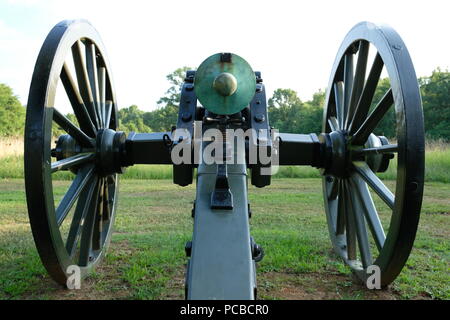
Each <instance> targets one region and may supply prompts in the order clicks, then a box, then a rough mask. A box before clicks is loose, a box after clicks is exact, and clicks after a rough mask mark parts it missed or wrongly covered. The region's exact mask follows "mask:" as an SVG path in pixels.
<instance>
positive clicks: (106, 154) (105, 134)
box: [96, 129, 126, 176]
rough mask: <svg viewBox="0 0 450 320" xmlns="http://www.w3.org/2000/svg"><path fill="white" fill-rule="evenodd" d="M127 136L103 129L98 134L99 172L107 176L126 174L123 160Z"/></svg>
mask: <svg viewBox="0 0 450 320" xmlns="http://www.w3.org/2000/svg"><path fill="white" fill-rule="evenodd" d="M125 140H126V135H125V133H124V132H122V131H117V132H116V131H114V130H112V129H101V130H99V131H98V134H97V143H96V145H97V146H96V165H97V170H98V172H99V173H100V174H101V175H103V176H107V175H110V174H114V173H124V172H125V167H123V165H122V163H123V161H122V159H123V157H124V155H123V153H124V152H125Z"/></svg>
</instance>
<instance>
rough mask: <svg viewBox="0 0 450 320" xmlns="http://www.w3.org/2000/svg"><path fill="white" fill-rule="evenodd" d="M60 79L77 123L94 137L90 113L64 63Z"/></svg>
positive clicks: (94, 131) (95, 130)
mask: <svg viewBox="0 0 450 320" xmlns="http://www.w3.org/2000/svg"><path fill="white" fill-rule="evenodd" d="M60 78H61V81H62V83H63V86H64V90H65V91H66V94H67V97H68V98H69V101H70V104H71V105H72V109H73V111H74V113H75V116H76V117H77V120H78V123H79V124H80V128H81V130H83V131H84V132H86V133H87V134H88V135H89V136H91V137H95V133H96V132H97V129H96V128H95V126H94V123H93V122H92V118H91V115H90V114H89V112H88V110H87V109H86V106H85V105H84V102H83V99H82V98H81V95H80V93H79V91H78V89H77V88H76V85H75V82H74V81H73V78H72V76H71V74H70V71H69V68H68V67H67V65H66V64H65V63H64V65H63V68H62V70H61V75H60Z"/></svg>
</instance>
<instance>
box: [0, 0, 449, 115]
mask: <svg viewBox="0 0 450 320" xmlns="http://www.w3.org/2000/svg"><path fill="white" fill-rule="evenodd" d="M124 3H126V5H124ZM77 18H84V19H87V20H89V21H90V22H91V23H92V24H93V25H94V26H95V27H96V29H97V30H98V31H99V33H100V35H101V37H102V39H103V42H104V44H105V46H106V48H107V53H108V55H109V59H110V62H111V66H112V74H113V77H114V81H115V88H116V94H117V98H118V102H119V107H128V106H130V105H131V104H136V105H138V106H139V107H140V108H141V109H143V110H152V109H154V108H155V107H156V101H157V100H158V98H159V97H161V96H162V95H163V94H164V92H165V91H166V89H167V88H168V82H167V81H166V78H165V76H166V75H167V74H169V73H171V72H172V71H173V70H175V69H176V68H178V67H181V66H190V67H194V68H197V67H198V65H199V64H200V63H201V62H202V61H203V60H204V59H205V58H207V57H208V56H210V55H211V54H214V53H217V52H223V51H226V52H233V53H236V54H238V55H240V56H242V57H243V58H244V59H246V60H247V61H248V62H249V63H250V65H251V66H252V67H253V69H254V70H255V71H256V70H258V71H261V72H262V76H263V79H264V82H265V84H266V88H267V90H268V91H269V96H270V95H271V93H272V91H273V90H274V89H276V88H292V89H294V90H296V91H297V92H298V93H299V95H300V97H301V98H302V99H303V100H308V99H310V98H311V97H312V94H313V93H314V92H316V91H317V90H318V89H320V88H325V87H326V85H327V83H328V77H329V73H330V70H331V67H332V64H333V62H334V58H335V54H336V52H337V49H338V47H339V46H340V43H341V41H342V40H343V38H344V36H345V35H346V33H347V32H348V31H349V30H350V28H351V27H352V26H353V25H355V24H356V23H358V22H360V21H371V22H375V23H386V24H389V25H391V26H392V27H393V28H394V29H396V30H397V32H398V33H399V34H400V35H401V36H402V38H403V40H404V41H405V43H406V46H407V47H408V49H409V51H410V54H411V57H412V59H413V62H414V65H415V68H416V73H417V75H418V76H425V75H429V74H431V71H432V70H433V69H435V68H436V67H438V66H440V67H442V68H444V69H445V68H449V66H450V41H449V40H450V36H449V33H450V1H449V0H442V1H439V0H426V1H424V0H421V1H415V0H410V1H395V0H389V1H385V0H372V1H362V0H360V1H344V0H341V1H325V0H315V1H287V0H286V1H285V0H272V1H264V0H259V1H253V0H239V1H236V0H228V1H227V0H221V1H216V0H198V1H197V0H189V1H187V0H184V1H170V0H165V1H150V0H147V1H137V0H121V1H114V0H109V1H99V0H97V1H94V0H77V1H65V0H57V1H56V0H47V1H38V0H0V82H2V83H7V84H8V85H9V86H11V87H12V88H13V90H14V92H15V93H16V94H17V95H18V96H19V98H20V100H21V102H22V103H23V104H25V103H26V100H27V96H28V89H29V84H30V80H31V75H32V71H33V68H34V63H35V61H36V57H37V55H38V52H39V49H40V46H41V45H42V42H43V41H44V39H45V37H46V35H47V33H48V32H49V31H50V29H51V28H52V27H53V26H54V25H55V24H56V23H58V22H59V21H61V20H64V19H77Z"/></svg>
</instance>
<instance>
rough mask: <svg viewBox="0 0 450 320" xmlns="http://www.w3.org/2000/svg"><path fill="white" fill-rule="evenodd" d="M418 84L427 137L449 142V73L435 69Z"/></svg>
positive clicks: (420, 79)
mask: <svg viewBox="0 0 450 320" xmlns="http://www.w3.org/2000/svg"><path fill="white" fill-rule="evenodd" d="M419 84H420V91H421V94H422V103H423V112H424V118H425V132H426V133H427V136H428V137H430V138H434V139H437V138H441V139H445V140H450V73H449V72H448V70H446V71H441V69H439V68H437V69H436V70H434V71H433V72H432V74H431V76H430V77H423V78H419Z"/></svg>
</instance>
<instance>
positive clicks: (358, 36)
mask: <svg viewBox="0 0 450 320" xmlns="http://www.w3.org/2000/svg"><path fill="white" fill-rule="evenodd" d="M362 43H364V44H362ZM369 43H370V44H371V45H372V46H373V47H374V48H375V49H376V50H377V53H378V55H379V56H378V55H376V56H375V59H374V63H373V64H372V67H371V69H370V72H369V73H368V76H367V80H366V81H365V80H364V79H365V75H366V74H365V73H364V74H363V75H362V76H361V74H362V73H360V76H359V80H357V79H356V78H357V76H356V74H358V64H356V68H355V64H354V63H353V61H351V64H350V62H348V63H347V64H348V66H350V65H351V67H345V63H346V61H350V60H351V59H353V58H347V57H346V56H350V55H353V56H356V55H358V58H359V55H360V54H361V55H362V56H363V57H364V56H365V57H366V58H365V60H366V63H367V53H364V50H366V47H367V50H368V45H369ZM355 45H356V46H357V48H355ZM355 49H356V50H355ZM349 50H353V51H354V52H351V51H349ZM346 59H347V60H346ZM377 59H378V61H377ZM380 59H381V60H380ZM358 60H359V59H358ZM363 60H364V59H362V60H361V61H363ZM380 61H381V63H382V65H384V66H385V68H386V70H387V73H388V76H389V79H390V85H391V94H392V97H389V92H388V93H387V94H386V95H385V97H384V98H385V100H384V103H385V104H389V99H392V100H393V104H394V105H395V114H396V116H395V118H396V138H397V177H396V188H395V197H394V202H393V206H392V215H391V220H390V222H389V228H388V230H389V231H388V233H387V234H386V235H385V239H384V242H383V243H382V245H381V247H380V246H379V245H378V244H377V248H378V253H379V254H378V256H377V258H376V259H373V258H372V263H371V265H372V264H373V265H377V266H379V267H380V271H381V285H383V286H386V285H388V284H390V283H391V282H392V281H393V280H394V279H395V278H396V277H397V276H398V274H399V273H400V272H401V270H402V268H403V266H404V265H405V263H406V261H407V259H408V257H409V254H410V252H411V250H412V246H413V242H414V239H415V235H416V231H417V227H418V222H419V216H420V209H421V203H422V196H423V184H424V129H423V114H422V105H421V98H420V92H419V87H418V84H417V78H416V74H415V71H414V67H413V64H412V62H411V58H410V56H409V53H408V50H407V49H406V46H405V44H404V43H403V41H402V40H401V38H400V36H399V35H398V34H397V33H396V32H395V31H394V30H393V29H392V28H390V27H388V26H377V25H374V24H372V23H368V22H362V23H359V24H357V25H356V26H355V27H353V28H352V29H351V30H350V32H349V33H348V34H347V36H346V37H345V39H344V41H343V43H342V45H341V47H340V49H339V51H338V53H337V56H336V60H335V63H334V65H333V68H332V73H331V77H330V81H329V85H328V90H327V94H326V104H325V110H324V120H323V124H322V130H323V132H326V133H330V132H331V131H335V130H333V129H338V130H341V129H342V130H345V131H347V133H346V134H347V135H348V139H349V141H350V144H352V143H355V145H362V144H364V143H365V140H364V141H362V142H361V141H358V140H361V139H363V137H366V136H367V132H368V131H370V130H368V129H367V132H365V131H364V130H362V131H363V132H362V133H361V131H360V129H361V127H363V124H364V122H365V121H366V120H367V119H368V118H369V117H370V116H371V113H369V108H370V104H369V106H367V107H366V109H367V110H366V112H365V113H364V112H357V110H358V103H359V102H361V101H360V100H363V98H361V96H362V95H363V94H364V91H365V88H366V86H367V83H368V81H369V78H370V76H371V72H373V79H375V80H376V81H378V79H380V77H381V69H380V70H378V69H379V63H380ZM377 63H378V65H377V66H374V65H375V64H377ZM353 68H355V69H356V70H354V71H353ZM350 69H351V72H350ZM363 69H365V67H363V66H361V68H360V69H359V71H361V70H363ZM345 72H348V74H349V76H348V77H347V78H348V79H351V80H349V81H348V83H349V85H348V87H349V88H350V87H351V88H352V89H349V91H350V93H349V94H347V93H346V92H345V89H344V90H342V86H343V87H344V88H345V79H341V78H345V77H346V76H345ZM364 72H365V70H364ZM378 72H379V75H378V76H377V73H378ZM350 75H351V76H350ZM361 79H362V80H361ZM338 80H339V81H338ZM341 80H342V82H343V84H342V85H337V83H338V82H340V81H341ZM350 83H351V84H350ZM355 83H357V84H356V89H355V90H353V86H354V85H355ZM361 84H362V87H361ZM375 88H376V86H375ZM375 88H374V90H375ZM352 91H355V92H357V93H356V94H355V98H354V100H353V107H354V108H349V109H348V110H346V108H345V107H341V110H344V112H341V113H344V114H345V111H347V114H348V113H351V112H352V111H353V113H351V114H352V116H350V117H345V118H344V120H345V119H347V118H349V120H345V121H343V120H342V119H332V118H333V116H335V118H339V117H338V112H336V109H338V108H339V106H338V107H336V105H338V104H341V105H343V104H345V103H347V106H348V105H351V104H352V99H353V97H352V94H351V92H352ZM367 91H368V92H369V91H370V90H369V89H367ZM336 92H339V93H338V94H337V96H338V97H341V96H342V95H343V96H344V98H337V97H336V95H335V93H336ZM345 96H347V97H345ZM368 97H370V94H369V93H367V95H366V98H368ZM372 98H373V95H372V97H371V98H370V103H371V102H372V100H371V99H372ZM343 100H344V101H343ZM345 100H347V102H345ZM336 101H339V102H337V103H336ZM382 102H383V99H382V100H381V103H382ZM361 105H363V103H361ZM379 105H380V104H379ZM386 108H387V109H389V107H386ZM391 108H392V107H391ZM377 110H384V109H377ZM356 113H358V115H357V116H355V114H356ZM380 114H381V112H380ZM385 114H386V113H384V115H385ZM382 117H383V116H382ZM371 119H372V120H373V119H374V118H371ZM353 121H356V122H355V125H353V124H351V123H352V122H353ZM330 122H331V123H330ZM367 123H369V125H367V126H366V128H367V127H369V128H370V127H371V126H373V124H370V121H369V120H367ZM378 123H379V121H378ZM332 127H334V128H332ZM336 127H339V128H336ZM341 127H342V128H341ZM356 127H358V128H356ZM372 131H373V130H372ZM358 134H359V136H358ZM355 137H356V138H355ZM364 164H365V161H352V166H351V168H350V170H349V177H347V178H343V179H336V177H332V178H334V179H336V180H338V184H340V185H345V186H339V187H338V189H340V188H342V189H343V190H346V191H343V192H342V193H343V194H344V195H343V196H337V197H336V198H334V199H332V198H330V197H331V196H330V195H332V196H334V193H333V192H331V189H333V190H334V188H336V187H334V188H333V185H332V182H331V183H330V182H329V181H330V176H326V175H325V176H324V177H323V191H324V204H325V210H326V216H327V222H328V227H329V233H330V237H331V240H332V243H333V246H334V249H335V251H336V253H337V254H338V255H339V256H340V257H341V258H343V260H344V261H345V263H346V264H347V265H349V266H350V267H351V268H352V270H353V271H355V273H356V274H357V275H358V277H359V278H360V279H361V280H363V281H365V280H366V279H367V277H368V274H367V273H366V269H367V267H368V263H367V262H368V261H370V259H369V258H370V256H369V257H367V255H366V257H365V259H364V260H366V262H365V263H364V261H363V262H361V261H359V260H358V259H353V257H352V259H350V258H349V254H348V246H347V240H348V238H347V232H345V234H343V233H340V232H341V231H342V230H341V229H342V223H340V230H337V229H338V225H337V220H338V211H339V208H342V207H343V206H344V204H342V203H347V205H351V206H352V209H351V210H352V211H353V212H354V213H353V216H354V217H357V216H359V217H357V218H353V222H354V223H357V222H358V221H356V220H357V219H359V223H360V224H361V217H362V221H363V224H364V225H366V227H365V228H362V229H364V230H365V232H366V233H369V232H368V231H369V230H367V226H368V227H369V229H370V233H369V234H371V235H372V236H373V237H374V238H378V240H379V239H381V238H382V237H381V235H380V234H379V232H378V235H375V234H376V233H377V231H372V228H371V226H370V225H369V223H368V222H367V221H368V220H370V219H372V218H368V217H367V211H368V210H369V209H367V208H368V206H370V204H368V205H367V206H366V204H364V202H363V200H362V199H363V196H364V198H365V199H366V200H368V199H367V195H369V196H370V193H367V192H366V191H364V190H363V188H366V189H367V185H368V184H369V183H368V182H367V181H371V180H370V178H371V179H374V180H376V179H377V178H376V177H373V176H369V178H367V176H366V177H365V178H363V176H364V175H366V174H365V173H369V172H368V171H367V168H368V167H367V165H364ZM369 170H370V168H369ZM380 181H381V180H380ZM361 183H363V184H361ZM377 183H378V181H377ZM369 185H370V184H369ZM374 185H375V186H381V185H377V184H374ZM371 189H373V188H372V187H371ZM361 190H363V191H361ZM352 191H355V192H357V193H358V194H357V195H355V192H352ZM361 194H364V195H363V196H361ZM381 194H382V193H381ZM387 196H388V195H386V197H387ZM329 198H330V199H329ZM339 198H341V204H339V203H337V202H338V201H339ZM342 198H344V199H342ZM387 198H388V197H387ZM385 200H387V201H388V202H389V203H390V201H391V200H392V199H385ZM357 202H359V205H360V206H361V205H364V206H366V207H359V209H360V210H358V208H357V209H355V208H354V205H353V203H357ZM373 207H375V206H373ZM374 209H375V211H374V212H375V213H377V210H376V208H374ZM340 211H341V212H344V211H345V212H346V211H348V210H347V209H340ZM357 211H359V215H358V212H357ZM361 211H364V212H361ZM346 215H347V213H346ZM340 216H342V214H340ZM339 219H341V218H339ZM355 219H356V220H355ZM341 220H342V219H341ZM341 220H340V221H341ZM344 220H345V219H344ZM349 221H350V220H349ZM364 222H366V223H364ZM344 224H345V227H346V228H347V223H346V221H345V222H344ZM373 224H376V222H375V223H373ZM354 228H356V227H354ZM381 228H382V231H384V230H383V227H382V225H381ZM364 230H363V231H364ZM376 230H378V231H379V229H376ZM338 231H339V232H338ZM354 231H355V230H354ZM355 232H356V231H355ZM360 233H361V234H363V233H364V232H360ZM358 236H359V234H357V235H356V238H358ZM362 237H363V236H362ZM360 241H361V240H360V239H359V238H358V239H356V240H355V239H354V240H351V239H350V243H352V242H357V243H358V248H359V249H360V245H361V243H360ZM363 242H364V241H363ZM378 242H381V241H378ZM361 246H362V247H364V244H362V245H361ZM352 250H355V249H352ZM360 251H361V249H360ZM362 256H363V253H360V257H362Z"/></svg>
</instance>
